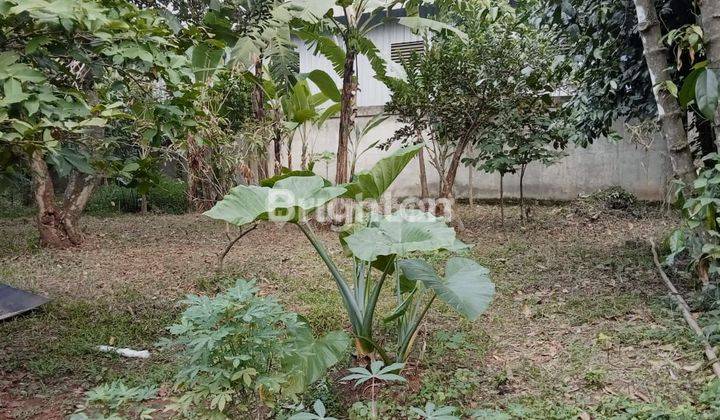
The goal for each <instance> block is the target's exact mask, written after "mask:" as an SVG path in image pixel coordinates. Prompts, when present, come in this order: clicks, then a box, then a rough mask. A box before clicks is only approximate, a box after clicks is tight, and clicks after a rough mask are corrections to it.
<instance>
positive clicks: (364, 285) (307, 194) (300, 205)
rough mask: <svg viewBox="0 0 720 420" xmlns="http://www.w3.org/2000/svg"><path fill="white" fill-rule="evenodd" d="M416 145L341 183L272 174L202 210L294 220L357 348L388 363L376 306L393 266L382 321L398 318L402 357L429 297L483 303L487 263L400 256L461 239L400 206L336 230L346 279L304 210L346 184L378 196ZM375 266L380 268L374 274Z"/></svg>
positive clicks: (488, 290) (466, 306)
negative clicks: (390, 296)
mask: <svg viewBox="0 0 720 420" xmlns="http://www.w3.org/2000/svg"><path fill="white" fill-rule="evenodd" d="M418 150H419V146H411V147H408V148H405V149H401V150H399V151H398V152H396V153H394V154H392V155H391V156H389V157H387V158H385V159H383V160H381V161H380V162H378V164H377V165H376V166H375V167H374V168H372V169H370V170H369V171H367V172H363V173H361V174H359V175H358V176H357V177H355V179H354V180H353V181H352V182H350V183H348V184H344V185H341V186H336V187H332V186H328V184H327V183H326V182H325V181H324V180H323V179H322V178H320V177H318V176H315V175H312V176H298V175H302V174H299V173H295V174H293V173H291V172H289V173H288V174H286V176H284V175H282V176H280V177H279V180H278V181H277V182H275V180H273V185H272V187H254V186H238V187H235V188H234V189H233V190H231V192H230V194H228V195H227V196H226V197H225V198H224V199H223V200H222V201H220V202H219V203H218V204H217V205H216V206H215V207H213V208H212V209H211V210H209V211H208V212H206V213H205V215H206V216H208V217H211V218H213V219H218V220H223V221H226V222H228V223H232V224H235V225H238V226H242V225H245V224H248V223H252V222H255V221H258V220H279V221H287V222H291V223H294V224H296V225H297V226H298V227H299V228H300V230H301V231H302V232H303V233H304V234H305V236H306V237H307V238H308V240H309V241H310V243H311V244H312V245H313V247H314V248H315V250H316V251H317V252H318V254H319V256H320V257H321V259H322V260H323V262H324V263H325V265H326V266H327V268H328V270H329V271H330V273H331V275H332V278H333V280H334V281H335V284H336V285H337V287H338V289H339V291H340V295H341V297H342V300H343V303H344V306H345V309H346V310H347V312H348V316H349V318H350V323H351V325H352V329H353V333H354V335H355V338H356V345H357V347H358V350H359V351H361V352H373V351H377V352H378V353H379V354H380V356H381V358H382V359H383V361H384V362H385V363H386V364H390V363H391V362H390V360H391V358H390V355H389V354H388V352H387V351H386V350H385V349H384V348H383V347H382V346H380V345H378V343H376V342H375V341H374V339H373V332H374V330H375V326H374V324H375V315H376V313H375V309H376V306H377V303H378V299H379V297H380V293H381V291H382V288H383V284H384V283H385V281H386V280H387V279H388V277H389V276H393V274H394V283H395V284H394V285H393V287H394V289H395V296H396V301H397V302H396V303H397V306H396V307H395V308H394V310H393V312H392V313H391V314H390V315H389V316H387V317H385V321H386V322H391V321H394V322H395V324H396V326H397V329H398V342H397V346H396V354H395V357H396V360H397V361H398V362H404V361H405V360H406V359H407V358H408V357H409V355H410V353H411V351H412V346H413V343H414V338H415V334H416V332H417V329H418V327H419V326H420V324H421V323H422V321H423V319H424V317H425V315H426V314H427V311H428V310H429V308H430V305H431V304H432V302H433V301H434V299H435V297H440V299H441V300H444V301H445V302H447V303H448V304H449V305H450V307H451V308H453V309H455V310H457V311H459V312H460V314H461V315H463V316H466V317H468V318H470V319H475V318H477V316H478V315H479V314H480V313H481V312H482V311H484V310H485V308H486V307H487V305H488V304H489V301H490V300H491V298H492V295H493V293H494V286H492V283H491V282H490V280H489V276H488V272H487V270H486V269H485V268H483V267H481V266H479V265H478V264H476V263H475V262H473V261H471V260H467V259H452V260H450V261H449V262H448V266H447V267H448V268H447V269H446V278H445V279H442V278H440V277H439V276H437V275H435V272H434V269H433V268H432V267H430V266H428V265H427V264H425V263H423V262H420V261H409V260H408V261H404V260H401V258H405V257H409V256H410V255H411V253H418V254H419V253H436V252H438V251H440V250H453V251H454V250H458V249H462V248H464V246H463V244H462V243H461V242H459V241H458V240H457V238H456V236H455V231H454V230H453V229H451V228H449V227H447V226H446V225H445V221H444V219H441V218H437V217H435V216H433V215H431V214H426V213H423V212H420V211H400V212H397V213H395V214H393V215H389V216H385V217H382V216H380V215H376V214H372V215H370V217H369V218H368V219H367V220H358V221H357V222H356V223H355V224H351V225H348V226H346V227H345V229H344V230H343V231H342V232H341V235H340V240H341V242H342V243H343V245H344V246H345V247H346V248H347V250H348V253H349V255H350V256H352V257H353V262H354V264H353V267H354V270H353V273H352V279H351V281H348V280H347V279H346V277H345V275H343V274H342V273H341V272H340V270H339V268H338V266H337V265H336V263H335V262H334V261H333V259H332V257H331V255H330V253H329V252H328V251H327V250H326V249H325V246H324V245H323V244H322V242H321V241H320V240H319V238H318V237H317V236H316V235H315V233H314V232H313V231H312V228H311V226H310V224H309V223H307V221H306V220H305V218H304V216H305V215H306V214H310V213H312V212H313V211H314V210H315V209H317V207H319V206H321V205H323V204H325V203H327V202H328V201H330V200H332V199H333V198H336V197H339V196H341V195H343V194H346V193H347V192H348V191H354V192H355V193H354V194H352V195H351V196H354V197H360V198H362V197H366V196H369V197H379V196H380V195H382V194H383V192H384V191H385V190H386V189H387V188H389V187H390V184H391V183H392V181H393V180H394V179H395V178H396V177H397V176H398V174H399V173H400V172H402V170H403V169H404V167H405V165H407V163H408V162H409V161H410V159H411V157H412V156H414V155H415V153H417V151H418ZM293 175H295V176H293ZM400 264H406V265H407V267H405V269H406V270H407V271H408V272H407V273H404V275H401V274H400ZM411 267H412V268H417V269H413V270H411ZM374 270H377V271H378V272H379V278H377V279H376V278H374V277H375V276H373V274H376V273H375V272H374ZM410 272H411V274H412V276H413V277H412V278H411V275H410V274H408V273H410Z"/></svg>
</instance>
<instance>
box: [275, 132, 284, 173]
mask: <svg viewBox="0 0 720 420" xmlns="http://www.w3.org/2000/svg"><path fill="white" fill-rule="evenodd" d="M273 148H274V150H273V151H274V152H275V153H274V154H275V165H274V169H275V175H278V174H280V171H281V169H282V131H280V130H279V129H276V130H275V133H274V136H273Z"/></svg>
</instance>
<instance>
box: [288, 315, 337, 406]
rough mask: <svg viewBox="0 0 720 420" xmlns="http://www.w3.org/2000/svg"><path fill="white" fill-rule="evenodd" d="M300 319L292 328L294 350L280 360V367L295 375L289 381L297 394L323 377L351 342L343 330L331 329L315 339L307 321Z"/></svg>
mask: <svg viewBox="0 0 720 420" xmlns="http://www.w3.org/2000/svg"><path fill="white" fill-rule="evenodd" d="M300 320H301V321H302V322H300V323H299V324H298V325H297V326H296V327H295V328H294V331H293V333H294V342H293V346H294V351H293V352H292V353H291V355H289V356H287V357H285V358H283V360H282V365H283V368H284V369H285V370H286V371H289V372H292V373H293V374H294V379H293V380H292V382H293V385H295V389H293V391H295V392H296V393H301V392H303V391H305V389H306V388H307V387H308V386H309V385H311V384H313V383H314V382H316V381H317V380H319V379H320V378H322V377H323V376H325V373H326V371H327V369H329V368H330V367H332V366H334V365H335V364H336V363H338V362H339V361H340V359H342V357H343V355H344V354H345V351H346V350H347V348H348V346H349V345H350V337H349V336H348V335H347V333H345V332H344V331H331V332H329V333H327V334H325V335H324V336H322V337H320V338H315V337H314V336H313V333H312V331H311V330H310V327H309V326H308V324H307V322H306V321H304V320H303V319H302V318H301V319H300ZM286 388H287V386H286Z"/></svg>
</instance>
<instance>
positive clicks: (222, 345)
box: [164, 280, 348, 416]
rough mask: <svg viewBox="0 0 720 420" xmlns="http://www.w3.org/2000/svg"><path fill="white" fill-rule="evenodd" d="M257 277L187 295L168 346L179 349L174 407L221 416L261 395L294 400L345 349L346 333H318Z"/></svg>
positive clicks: (267, 401) (271, 400)
mask: <svg viewBox="0 0 720 420" xmlns="http://www.w3.org/2000/svg"><path fill="white" fill-rule="evenodd" d="M258 291H259V289H258V288H257V287H256V286H255V284H254V283H253V282H247V281H243V280H238V281H237V283H236V284H235V286H234V287H232V288H230V289H229V290H227V291H226V292H223V293H220V294H218V295H216V296H215V297H212V298H210V297H207V296H193V295H191V296H188V297H187V299H186V300H185V301H184V302H183V303H184V304H186V305H188V308H187V309H186V310H185V311H184V312H183V314H182V316H181V319H180V322H179V323H178V324H175V325H173V326H171V327H170V328H169V331H170V333H171V334H172V335H174V338H173V339H172V340H168V341H167V342H165V343H164V345H165V346H167V347H170V348H179V350H180V352H181V363H180V366H181V369H180V371H179V372H178V373H177V376H176V382H175V386H176V388H177V389H178V390H180V391H181V392H183V394H182V396H181V397H180V398H179V399H178V400H177V403H176V408H177V409H179V410H180V411H181V412H184V413H189V412H190V411H196V412H199V413H204V415H217V416H221V415H224V414H227V413H229V412H230V407H231V406H232V407H233V410H237V411H238V412H244V411H247V410H248V407H247V406H246V405H245V403H247V402H248V400H249V399H253V398H257V399H258V400H259V401H261V402H263V403H265V404H273V403H274V401H275V399H278V398H295V397H296V396H297V395H298V394H300V393H301V392H303V391H304V390H305V389H306V388H307V387H308V386H309V385H310V384H312V383H313V382H315V381H317V380H318V379H320V378H321V377H322V376H323V375H324V374H325V371H326V370H327V369H328V368H330V367H331V366H333V365H334V364H335V363H337V362H338V361H339V359H340V357H341V356H342V355H343V354H344V352H345V350H346V348H347V345H348V337H347V336H346V335H345V334H344V333H343V332H331V333H328V334H327V335H325V336H323V337H321V338H314V337H313V336H312V333H311V332H310V329H309V327H308V325H307V324H306V322H305V321H304V320H303V319H302V318H300V317H299V316H298V315H297V314H294V313H291V312H287V311H285V310H284V309H283V308H282V307H281V306H280V304H278V303H277V301H275V299H273V298H270V297H263V296H259V295H258Z"/></svg>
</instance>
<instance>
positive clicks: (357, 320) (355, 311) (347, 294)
mask: <svg viewBox="0 0 720 420" xmlns="http://www.w3.org/2000/svg"><path fill="white" fill-rule="evenodd" d="M297 225H298V227H299V228H300V230H301V231H302V233H304V234H305V236H306V237H307V238H308V240H309V241H310V243H311V244H312V246H313V247H314V248H315V251H317V253H318V255H320V258H321V259H322V260H323V262H324V263H325V265H326V266H327V268H328V269H329V270H330V274H332V276H333V279H334V280H335V283H336V284H337V286H338V288H339V289H340V295H341V296H342V298H343V302H345V307H346V309H347V311H348V315H349V316H350V322H351V323H352V325H353V329H354V330H355V331H360V327H361V326H362V324H361V322H362V317H361V316H360V309H359V308H358V305H357V302H356V301H355V299H354V298H353V292H352V290H350V287H349V286H348V285H347V283H346V282H345V278H344V277H343V276H342V274H340V270H338V268H337V266H336V265H335V262H333V260H332V258H330V254H329V253H328V252H327V250H326V249H325V247H324V246H323V244H322V242H320V240H319V239H318V238H317V236H315V234H314V233H313V231H312V229H311V228H310V226H309V225H308V224H307V223H298V224H297Z"/></svg>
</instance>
